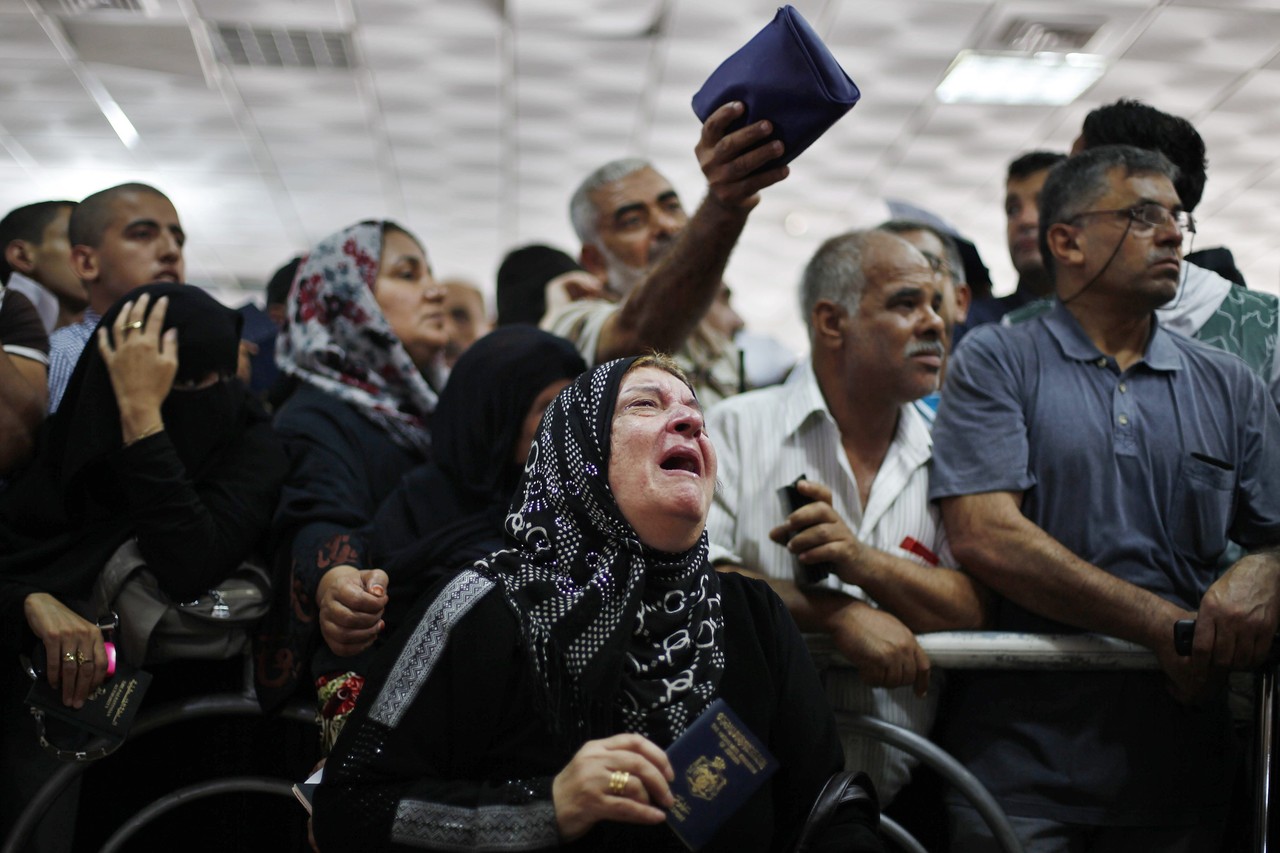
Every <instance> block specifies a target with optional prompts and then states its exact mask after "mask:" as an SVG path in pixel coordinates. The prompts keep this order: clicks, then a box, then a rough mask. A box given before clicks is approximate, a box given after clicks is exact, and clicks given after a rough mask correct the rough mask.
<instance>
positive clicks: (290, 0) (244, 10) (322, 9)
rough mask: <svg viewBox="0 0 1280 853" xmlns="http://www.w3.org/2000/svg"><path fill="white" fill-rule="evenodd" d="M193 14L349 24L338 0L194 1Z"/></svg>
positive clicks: (322, 25)
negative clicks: (194, 8) (194, 10)
mask: <svg viewBox="0 0 1280 853" xmlns="http://www.w3.org/2000/svg"><path fill="white" fill-rule="evenodd" d="M194 2H195V7H196V11H197V13H198V14H199V15H200V17H202V18H205V19H206V20H210V21H216V22H218V23H220V24H263V25H275V26H285V27H296V28H317V29H342V28H344V27H346V26H349V25H350V21H349V19H348V16H347V15H345V14H343V12H342V9H343V7H345V6H346V5H347V4H346V3H345V2H339V0H268V2H263V0H194Z"/></svg>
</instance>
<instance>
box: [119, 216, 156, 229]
mask: <svg viewBox="0 0 1280 853" xmlns="http://www.w3.org/2000/svg"><path fill="white" fill-rule="evenodd" d="M139 225H143V226H146V227H147V228H155V229H156V230H159V229H160V223H159V222H158V221H157V220H155V219H131V220H130V221H128V222H126V223H125V226H124V230H125V231H128V230H130V229H133V228H137V227H138V226H139Z"/></svg>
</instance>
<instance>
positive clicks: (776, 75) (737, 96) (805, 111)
mask: <svg viewBox="0 0 1280 853" xmlns="http://www.w3.org/2000/svg"><path fill="white" fill-rule="evenodd" d="M860 97H862V93H861V92H859V91H858V87H857V86H855V85H854V82H853V81H852V80H850V79H849V75H848V74H846V73H845V72H844V69H843V68H841V67H840V63H839V62H837V61H836V58H835V57H834V56H832V55H831V51H830V50H829V49H828V48H827V46H826V45H825V44H823V43H822V39H820V38H818V34H817V33H816V32H814V31H813V27H811V26H809V22H808V21H806V20H805V19H804V18H803V17H802V16H801V15H800V13H799V12H797V11H796V10H795V7H793V6H783V7H781V8H780V9H778V14H777V15H775V16H774V18H773V20H772V21H770V22H769V24H768V25H767V26H766V27H765V28H764V29H762V30H761V31H760V32H758V33H756V35H755V36H754V37H752V39H751V41H749V42H747V43H746V44H745V45H743V46H742V48H740V49H739V50H738V52H737V53H735V54H733V55H732V56H730V57H729V58H728V59H726V60H725V61H724V62H722V63H721V64H720V67H719V68H717V69H716V70H715V71H713V72H712V73H711V76H710V77H708V78H707V82H705V83H703V84H702V88H701V89H699V90H698V94H696V95H694V96H693V111H694V113H696V114H697V116H698V118H699V119H701V120H702V121H706V120H707V117H708V116H710V115H711V114H712V113H713V112H715V111H716V110H717V109H718V108H719V107H721V106H722V105H724V104H726V103H728V102H730V101H741V102H742V103H743V104H744V105H745V106H746V112H745V113H744V114H743V116H742V117H741V118H740V119H739V121H738V122H736V123H735V124H734V125H733V126H732V129H736V128H738V127H741V126H744V125H746V124H750V123H752V122H756V121H760V120H761V119H768V120H769V121H771V122H773V126H774V133H773V136H772V137H771V138H776V139H781V140H782V144H783V152H782V156H781V157H779V158H778V159H776V160H774V161H772V162H771V163H768V164H767V165H766V166H765V167H763V168H774V167H776V166H781V165H784V164H786V163H790V162H791V161H792V160H794V159H795V158H796V157H797V156H799V155H800V153H801V152H802V151H804V150H805V149H806V148H808V147H809V146H810V145H812V144H813V143H814V142H815V141H816V140H817V139H818V137H819V136H821V135H822V134H823V133H825V132H826V131H827V128H829V127H831V125H833V124H835V123H836V122H837V121H838V120H839V119H840V117H841V116H843V115H844V114H845V113H847V112H848V111H849V110H851V109H853V105H854V104H856V103H857V102H858V99H859V98H860Z"/></svg>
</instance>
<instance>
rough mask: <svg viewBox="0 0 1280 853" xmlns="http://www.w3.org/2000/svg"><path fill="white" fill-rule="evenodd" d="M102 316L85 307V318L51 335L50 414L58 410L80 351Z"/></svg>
mask: <svg viewBox="0 0 1280 853" xmlns="http://www.w3.org/2000/svg"><path fill="white" fill-rule="evenodd" d="M101 319H102V317H101V316H99V315H98V313H97V312H96V311H94V310H93V309H92V308H86V309H84V319H82V320H81V321H80V322H79V323H72V324H71V325H70V326H63V327H62V328H61V329H58V331H56V332H54V333H53V334H52V335H50V336H49V414H51V415H52V414H53V413H54V412H56V411H57V410H58V404H59V403H61V402H62V395H63V394H64V393H66V390H67V383H68V382H70V381H71V373H72V371H74V370H75V369H76V362H77V361H79V360H80V353H82V352H84V347H85V344H87V343H88V342H89V338H90V337H92V336H93V330H94V329H96V328H97V327H98V321H99V320H101Z"/></svg>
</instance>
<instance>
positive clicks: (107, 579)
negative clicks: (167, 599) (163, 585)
mask: <svg viewBox="0 0 1280 853" xmlns="http://www.w3.org/2000/svg"><path fill="white" fill-rule="evenodd" d="M146 565H147V561H146V559H145V558H144V557H143V556H142V551H141V550H140V549H139V548H138V540H137V539H134V538H129V539H126V540H125V541H124V543H123V544H122V545H121V546H120V547H119V548H117V549H116V550H115V551H114V552H113V553H112V555H111V557H110V559H108V560H107V564H106V565H105V566H103V567H102V571H101V572H100V573H99V574H98V581H97V583H95V584H94V586H93V606H94V607H95V608H96V609H97V613H98V615H104V614H107V613H110V612H112V604H113V603H114V602H115V600H116V598H117V597H119V595H120V590H121V589H122V588H123V587H124V585H125V583H126V582H128V580H129V577H130V576H131V575H132V574H133V573H134V572H135V571H137V570H138V569H141V568H146Z"/></svg>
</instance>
